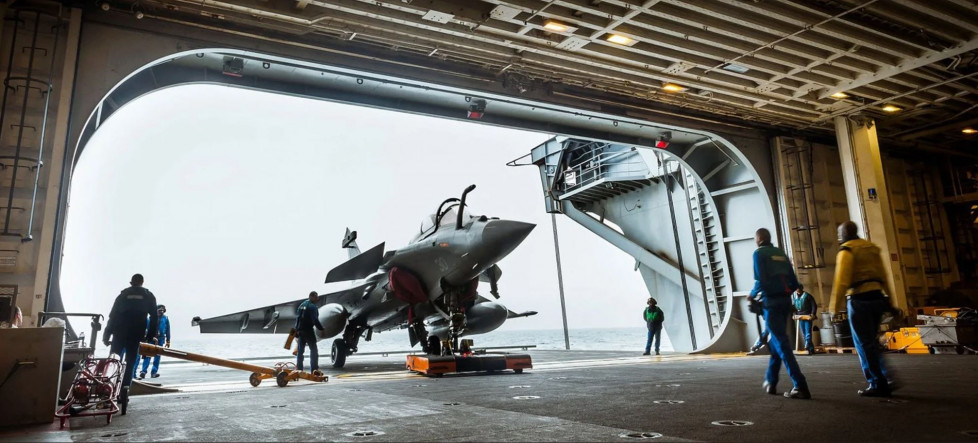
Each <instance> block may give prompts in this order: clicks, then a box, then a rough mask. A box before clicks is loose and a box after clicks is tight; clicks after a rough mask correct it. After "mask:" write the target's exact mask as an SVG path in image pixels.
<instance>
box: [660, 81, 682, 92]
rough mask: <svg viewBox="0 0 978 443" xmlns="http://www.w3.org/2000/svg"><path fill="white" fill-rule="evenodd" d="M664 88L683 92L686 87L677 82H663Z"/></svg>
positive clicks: (668, 90)
mask: <svg viewBox="0 0 978 443" xmlns="http://www.w3.org/2000/svg"><path fill="white" fill-rule="evenodd" d="M662 90H663V91H666V92H683V91H685V90H686V88H685V87H684V86H680V85H677V84H675V83H663V84H662Z"/></svg>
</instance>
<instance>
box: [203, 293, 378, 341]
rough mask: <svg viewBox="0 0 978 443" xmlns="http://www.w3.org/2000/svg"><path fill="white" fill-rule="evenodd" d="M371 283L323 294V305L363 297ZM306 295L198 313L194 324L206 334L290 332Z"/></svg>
mask: <svg viewBox="0 0 978 443" xmlns="http://www.w3.org/2000/svg"><path fill="white" fill-rule="evenodd" d="M367 286H368V285H367V284H363V285H358V286H354V287H352V288H349V289H344V290H342V291H337V292H332V293H329V294H325V295H320V296H319V305H320V306H322V305H324V304H326V303H340V304H343V302H344V301H346V300H347V299H348V298H350V297H354V296H355V297H357V298H359V297H360V296H361V295H362V294H363V290H364V288H366V287H367ZM305 300H306V299H305V298H301V299H298V300H293V301H289V302H285V303H279V304H275V305H271V306H265V307H263V308H255V309H250V310H247V311H241V312H235V313H233V314H226V315H221V316H218V317H212V318H207V319H201V318H200V317H194V319H193V322H192V325H193V326H200V332H201V333H202V334H288V333H289V330H290V329H292V326H293V325H294V324H295V317H296V313H295V311H296V309H297V308H298V307H299V305H300V304H302V302H303V301H305Z"/></svg>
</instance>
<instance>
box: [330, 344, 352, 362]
mask: <svg viewBox="0 0 978 443" xmlns="http://www.w3.org/2000/svg"><path fill="white" fill-rule="evenodd" d="M347 351H349V348H348V347H347V346H346V340H343V339H342V338H338V339H336V340H333V349H332V350H331V351H330V353H329V359H330V361H331V362H332V363H333V367H334V368H342V367H343V365H345V364H346V353H347Z"/></svg>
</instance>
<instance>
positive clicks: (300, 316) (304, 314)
mask: <svg viewBox="0 0 978 443" xmlns="http://www.w3.org/2000/svg"><path fill="white" fill-rule="evenodd" d="M318 301H319V294H317V293H316V291H312V292H310V293H309V300H306V301H304V302H302V304H301V305H299V308H298V309H296V317H295V336H296V338H297V339H298V341H299V350H298V352H297V353H296V356H295V359H296V361H295V367H296V369H298V370H300V371H301V370H302V354H303V353H305V352H306V345H309V360H310V363H311V364H312V370H313V371H317V370H319V345H317V344H316V332H315V331H313V329H312V328H316V329H319V330H320V331H322V330H323V324H322V323H320V322H319V305H318V304H317V302H318Z"/></svg>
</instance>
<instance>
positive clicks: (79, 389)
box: [54, 354, 127, 428]
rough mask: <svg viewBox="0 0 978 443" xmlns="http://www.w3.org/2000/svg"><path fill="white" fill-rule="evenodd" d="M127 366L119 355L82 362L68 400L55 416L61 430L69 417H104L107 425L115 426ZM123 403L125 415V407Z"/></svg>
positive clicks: (89, 357)
mask: <svg viewBox="0 0 978 443" xmlns="http://www.w3.org/2000/svg"><path fill="white" fill-rule="evenodd" d="M123 366H125V365H124V364H123V363H122V362H121V361H120V360H119V358H118V356H117V355H115V354H112V355H110V356H109V357H108V358H95V357H94V356H88V358H86V359H85V360H82V362H81V363H80V367H79V369H78V374H76V375H75V381H74V382H72V384H71V390H70V391H69V392H68V398H67V400H66V402H65V404H64V406H61V407H60V408H58V411H57V412H55V413H54V416H55V417H58V418H60V419H61V427H62V428H64V427H65V422H66V421H67V420H68V418H70V417H87V416H98V415H104V416H105V420H106V423H112V416H113V415H115V414H116V413H118V412H119V410H120V409H119V393H120V392H122V368H123ZM126 400H127V399H124V400H123V404H122V413H123V414H125V410H126V405H125V401H126Z"/></svg>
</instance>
